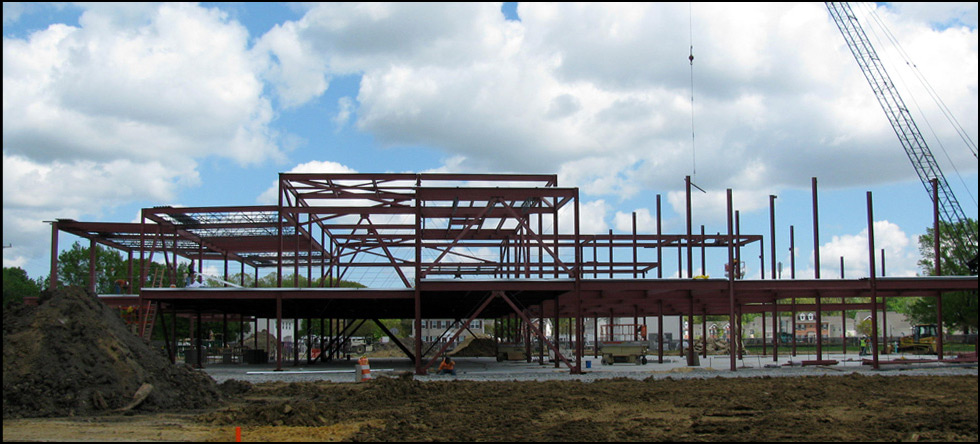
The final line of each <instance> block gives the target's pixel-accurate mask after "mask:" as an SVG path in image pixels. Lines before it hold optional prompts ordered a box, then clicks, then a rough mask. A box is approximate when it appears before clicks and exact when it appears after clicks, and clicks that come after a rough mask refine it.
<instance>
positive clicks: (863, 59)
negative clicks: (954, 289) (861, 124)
mask: <svg viewBox="0 0 980 444" xmlns="http://www.w3.org/2000/svg"><path fill="white" fill-rule="evenodd" d="M825 4H826V5H827V9H828V10H829V11H830V15H831V17H833V19H834V22H836V23H837V28H838V29H840V32H841V34H843V35H844V40H846V41H847V47H848V48H850V50H851V54H853V55H854V58H855V59H856V60H857V62H858V65H860V67H861V72H862V73H864V77H865V78H866V79H867V80H868V83H869V84H870V85H871V89H872V90H873V91H874V93H875V97H877V99H878V103H879V104H881V108H882V109H883V110H884V111H885V115H886V116H887V117H888V121H889V123H891V125H892V129H894V130H895V135H897V136H898V140H899V141H900V142H901V143H902V147H903V148H905V154H906V155H908V158H909V160H910V161H911V162H912V166H913V167H915V172H916V173H917V174H918V175H919V180H921V181H922V185H923V186H925V189H926V192H927V193H928V194H929V199H930V200H932V179H937V181H938V183H939V205H938V206H939V213H940V214H939V215H940V218H941V219H942V220H943V221H944V222H946V223H947V224H949V226H950V228H951V229H952V230H954V232H953V233H951V234H952V239H951V240H952V241H953V242H955V243H957V244H958V245H959V246H960V247H961V248H957V249H956V250H957V251H960V252H965V253H966V254H967V255H969V257H960V258H959V259H960V260H961V261H962V262H963V263H966V262H967V261H968V260H970V259H973V258H974V257H975V256H976V254H977V251H976V248H977V247H976V245H977V236H976V233H974V232H973V230H970V229H967V228H966V227H965V226H964V224H962V223H960V222H962V221H966V215H965V214H964V213H963V209H962V208H961V207H960V203H959V201H957V200H956V196H954V195H953V191H952V190H951V189H950V188H949V185H948V184H947V183H946V177H945V176H943V172H942V170H941V169H940V168H939V164H937V163H936V159H935V158H934V157H933V155H932V151H931V150H930V149H929V145H927V144H926V141H925V139H924V138H923V137H922V133H920V132H919V128H918V127H917V126H916V125H915V121H914V120H912V115H911V114H910V113H909V110H908V108H907V107H906V106H905V102H904V101H902V97H901V96H900V95H899V94H898V89H896V88H895V84H894V83H893V82H892V80H891V77H889V76H888V73H887V72H886V71H885V67H884V66H883V65H882V63H881V60H880V59H879V58H878V54H877V53H876V52H875V49H874V47H873V46H871V42H870V41H869V40H868V36H867V35H866V34H865V33H864V29H863V28H862V27H861V24H860V23H859V22H858V20H857V17H856V16H855V15H854V12H853V11H852V10H851V6H850V5H848V4H847V3H835V2H826V3H825ZM964 243H965V245H963V244H964ZM963 247H966V248H963ZM937 260H938V258H937Z"/></svg>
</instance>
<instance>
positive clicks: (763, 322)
mask: <svg viewBox="0 0 980 444" xmlns="http://www.w3.org/2000/svg"><path fill="white" fill-rule="evenodd" d="M767 354H769V352H767V351H766V312H764V311H763V312H762V356H765V355H767Z"/></svg>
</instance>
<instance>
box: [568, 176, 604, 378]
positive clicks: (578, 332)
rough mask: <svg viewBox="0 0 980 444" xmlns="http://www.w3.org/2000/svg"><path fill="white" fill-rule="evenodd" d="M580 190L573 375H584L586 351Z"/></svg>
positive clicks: (577, 208)
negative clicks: (583, 322) (583, 355)
mask: <svg viewBox="0 0 980 444" xmlns="http://www.w3.org/2000/svg"><path fill="white" fill-rule="evenodd" d="M578 197H579V196H578V188H576V189H575V270H576V271H575V340H576V342H577V343H576V344H575V368H573V369H572V371H571V373H572V374H573V375H580V374H582V354H583V353H584V351H585V344H584V342H585V341H583V340H582V339H583V333H585V331H584V330H585V328H584V325H583V324H582V321H583V320H582V239H581V232H580V230H579V228H580V224H579V203H578ZM609 245H610V247H609V262H610V264H609V267H610V269H612V236H610V237H609Z"/></svg>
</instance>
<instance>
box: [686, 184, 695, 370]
mask: <svg viewBox="0 0 980 444" xmlns="http://www.w3.org/2000/svg"><path fill="white" fill-rule="evenodd" d="M684 193H685V202H686V205H687V214H686V225H687V278H688V279H691V278H693V277H694V257H693V253H694V250H693V245H691V236H692V235H693V234H694V233H692V232H691V176H684ZM691 311H692V312H693V311H694V310H693V309H692V310H691ZM693 327H694V326H693V325H692V326H691V328H693ZM691 343H692V344H693V343H694V335H693V334H692V335H691ZM691 348H694V347H691ZM690 356H691V357H690V358H689V361H688V365H690V364H691V362H693V361H694V357H693V356H694V354H693V353H691V355H690Z"/></svg>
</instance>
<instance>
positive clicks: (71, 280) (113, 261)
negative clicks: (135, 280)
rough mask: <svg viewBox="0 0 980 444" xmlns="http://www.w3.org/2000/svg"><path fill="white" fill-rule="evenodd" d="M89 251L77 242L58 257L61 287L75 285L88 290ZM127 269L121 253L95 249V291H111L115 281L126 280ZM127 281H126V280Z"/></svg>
mask: <svg viewBox="0 0 980 444" xmlns="http://www.w3.org/2000/svg"><path fill="white" fill-rule="evenodd" d="M90 258H91V256H90V255H89V249H88V248H84V247H82V245H81V244H80V243H78V242H75V243H74V244H72V246H71V248H70V249H68V250H65V251H62V252H61V254H59V255H58V281H59V282H60V284H61V285H77V286H79V287H82V288H88V284H89V276H90V271H89V261H90ZM127 270H128V268H127V265H126V259H125V258H124V257H123V255H122V253H120V252H118V251H116V250H109V249H106V248H103V247H101V246H98V245H96V247H95V282H96V283H95V291H96V292H97V293H109V292H112V291H113V284H114V282H115V281H116V279H127V277H126V272H127ZM127 280H128V279H127Z"/></svg>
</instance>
